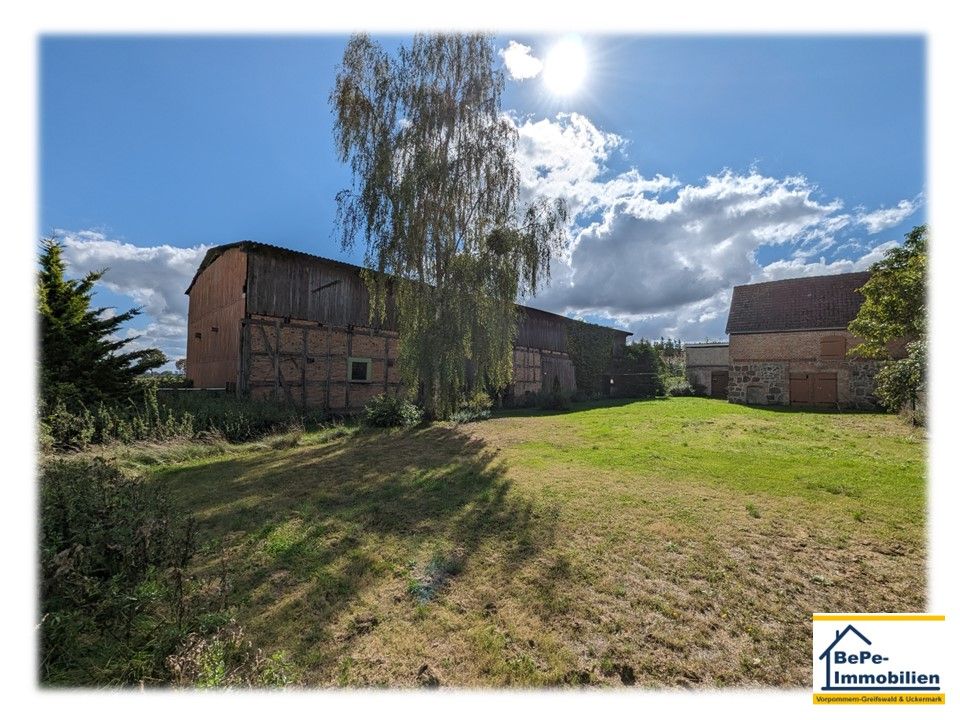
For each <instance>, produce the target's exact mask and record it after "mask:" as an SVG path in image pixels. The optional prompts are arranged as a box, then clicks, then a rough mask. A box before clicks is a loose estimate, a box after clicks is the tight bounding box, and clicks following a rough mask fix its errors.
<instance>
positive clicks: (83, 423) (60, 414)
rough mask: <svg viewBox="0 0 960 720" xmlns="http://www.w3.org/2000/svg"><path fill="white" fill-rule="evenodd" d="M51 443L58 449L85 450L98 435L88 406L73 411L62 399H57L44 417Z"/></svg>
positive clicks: (43, 422)
mask: <svg viewBox="0 0 960 720" xmlns="http://www.w3.org/2000/svg"><path fill="white" fill-rule="evenodd" d="M42 424H43V425H44V426H45V432H46V433H47V434H48V435H49V437H50V444H51V446H52V447H53V448H54V449H56V450H68V451H69V450H83V449H85V448H86V447H88V446H89V445H90V443H91V441H92V440H93V439H94V436H95V435H96V426H95V425H94V420H93V416H92V415H90V412H89V411H88V410H87V409H86V408H82V409H81V410H80V411H79V412H71V411H70V410H68V409H67V406H66V405H65V404H64V403H63V402H62V401H57V403H56V404H55V405H54V406H53V410H51V411H50V412H49V413H48V414H47V416H46V417H45V418H44V419H43V421H42Z"/></svg>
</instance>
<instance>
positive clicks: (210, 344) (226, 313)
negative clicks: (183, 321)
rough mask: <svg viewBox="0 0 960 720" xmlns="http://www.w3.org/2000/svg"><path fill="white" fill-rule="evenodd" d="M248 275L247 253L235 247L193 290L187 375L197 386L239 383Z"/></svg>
mask: <svg viewBox="0 0 960 720" xmlns="http://www.w3.org/2000/svg"><path fill="white" fill-rule="evenodd" d="M246 273H247V255H246V253H245V252H243V251H242V250H240V249H238V248H232V249H230V250H227V251H226V252H224V253H223V255H221V256H220V257H218V258H217V259H216V260H215V261H214V262H213V263H212V264H211V265H210V266H209V267H208V268H206V270H204V271H203V272H202V273H201V274H200V276H199V277H198V278H197V280H196V282H195V283H194V285H193V287H192V288H191V289H190V305H189V309H188V311H187V366H186V375H187V378H188V379H190V380H192V381H193V385H194V387H201V388H202V387H224V386H225V385H226V383H228V382H237V370H238V361H239V352H240V321H241V320H242V319H243V315H244V296H243V286H244V282H245V280H246ZM214 328H217V329H216V330H214ZM198 335H199V337H198Z"/></svg>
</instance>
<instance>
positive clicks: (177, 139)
mask: <svg viewBox="0 0 960 720" xmlns="http://www.w3.org/2000/svg"><path fill="white" fill-rule="evenodd" d="M347 39H348V38H347V37H346V36H336V35H329V36H316V37H305V36H297V37H279V36H278V37H260V38H257V37H250V36H248V37H233V38H229V37H223V36H217V37H201V36H190V37H180V38H177V37H164V38H159V37H147V36H144V37H136V36H129V37H122V36H121V37H116V36H114V37H96V36H84V37H69V36H47V37H44V38H43V39H42V40H41V43H40V76H39V79H40V88H39V93H40V123H41V126H40V158H39V159H40V208H39V218H38V222H39V227H40V229H41V232H42V233H43V234H45V235H52V236H56V237H59V238H60V239H61V240H62V241H63V243H64V246H65V256H66V258H67V261H68V263H69V266H70V272H71V273H72V274H74V275H80V274H83V273H85V272H88V271H90V270H97V269H102V268H105V267H106V268H108V270H107V272H106V274H105V275H104V277H103V280H102V282H101V283H100V285H99V286H98V291H97V295H96V298H95V302H96V303H97V304H98V306H99V305H102V306H109V307H116V308H117V309H119V310H125V309H127V308H128V307H131V306H139V307H142V308H143V314H142V315H141V316H140V317H139V318H137V319H136V320H135V321H134V322H132V323H130V326H129V327H128V329H127V334H128V335H129V336H131V337H134V336H136V338H137V339H136V340H135V341H134V342H133V343H131V346H130V347H159V348H161V349H162V350H163V351H164V352H165V353H166V354H167V355H168V357H170V358H171V360H172V359H175V358H178V357H182V356H183V355H184V352H185V349H184V348H185V344H186V311H187V296H186V295H184V290H185V289H186V287H187V286H188V285H189V282H190V279H191V277H192V276H193V273H194V272H195V270H196V267H197V266H198V264H199V262H200V260H201V259H202V257H203V254H204V252H205V251H206V250H207V249H208V248H209V247H211V246H214V245H218V244H221V243H229V242H235V241H238V240H257V241H260V242H266V243H272V244H275V245H281V246H284V247H289V248H293V249H297V250H302V251H306V252H311V253H315V254H318V255H322V256H325V257H330V258H336V259H340V260H346V261H349V262H356V263H359V262H361V261H362V258H363V248H362V246H356V247H354V248H353V249H351V250H344V249H343V248H341V246H340V243H339V236H338V235H337V233H336V228H335V225H334V215H335V201H334V197H335V195H336V193H337V191H339V190H341V189H343V188H346V187H348V186H349V185H350V182H351V177H350V173H349V170H348V169H347V168H345V167H344V166H342V165H341V164H340V163H339V162H338V160H337V158H336V155H335V151H334V146H333V124H332V120H333V116H332V113H331V109H330V105H329V94H330V90H331V88H332V86H333V82H334V76H335V71H336V66H337V64H338V62H339V60H340V58H341V56H342V53H343V49H344V46H345V44H346V42H347ZM377 39H378V40H380V41H381V42H383V43H384V45H385V46H386V47H387V48H388V49H393V48H396V47H397V46H398V45H399V44H402V43H403V42H406V41H407V40H408V38H404V37H400V36H390V37H384V38H377ZM493 42H494V45H495V47H496V48H497V49H498V56H497V57H498V64H499V65H498V66H499V67H502V69H503V71H504V73H505V75H506V78H507V81H506V86H505V91H504V96H503V111H504V113H506V114H507V116H508V117H509V118H510V121H511V122H512V123H514V125H515V126H516V129H517V132H518V136H519V144H518V155H517V163H518V167H519V169H520V172H521V178H522V181H523V196H524V197H525V198H528V199H532V198H534V197H538V196H546V197H558V196H559V197H563V198H564V199H565V200H566V202H567V204H568V208H569V209H570V211H571V212H570V226H569V228H568V229H569V235H570V246H569V248H568V249H567V251H566V252H565V253H563V255H562V256H560V257H557V258H555V259H554V261H553V262H552V272H551V275H552V279H551V283H550V285H549V286H548V287H547V288H545V289H544V290H543V291H541V292H540V293H538V294H537V296H536V297H532V298H525V299H523V302H524V303H525V304H528V305H532V306H534V307H539V308H542V309H545V310H551V311H554V312H559V313H563V314H566V315H568V316H570V317H579V318H583V319H586V320H589V321H592V322H598V323H602V324H605V325H610V326H615V327H620V328H624V329H627V330H629V331H631V332H633V333H634V338H635V339H636V338H639V337H647V338H655V337H660V336H667V337H676V338H680V339H682V340H685V341H697V340H708V339H713V340H717V339H723V338H725V335H724V326H725V323H726V317H727V312H728V309H729V301H730V295H731V291H732V288H733V286H734V285H739V284H744V283H749V282H760V281H765V280H775V279H781V278H788V277H800V276H804V275H822V274H828V273H836V272H850V271H854V270H861V269H866V268H868V267H869V265H870V264H871V263H872V262H874V261H876V260H877V259H879V258H880V257H882V255H883V253H884V251H885V250H887V249H889V248H890V247H892V246H894V245H895V244H897V243H899V242H902V240H903V236H904V234H905V233H906V232H908V231H909V230H910V228H912V227H913V226H915V225H918V224H920V223H922V222H925V220H926V216H925V207H926V206H925V197H926V187H925V176H926V168H925V166H924V154H925V146H924V143H925V138H924V127H925V124H926V118H925V116H924V112H925V104H926V101H925V88H924V77H925V66H924V63H925V57H924V56H925V47H924V41H923V39H922V38H921V37H919V36H889V35H888V36H850V37H843V36H836V35H831V36H822V37H816V36H807V37H776V36H751V37H747V36H744V37H736V36H724V37H709V36H663V35H661V36H644V35H630V36H613V35H588V36H583V37H579V36H563V35H557V34H552V35H527V34H517V35H512V34H506V35H497V36H495V37H494V39H493ZM558 48H559V49H558ZM571 48H572V50H571ZM564 50H566V52H564ZM577 78H580V82H579V83H576V82H575V80H576V79H577Z"/></svg>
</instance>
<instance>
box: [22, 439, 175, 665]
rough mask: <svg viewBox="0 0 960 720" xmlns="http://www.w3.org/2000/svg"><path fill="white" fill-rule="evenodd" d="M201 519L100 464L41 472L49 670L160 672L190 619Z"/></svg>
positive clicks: (43, 641) (68, 463) (45, 661)
mask: <svg viewBox="0 0 960 720" xmlns="http://www.w3.org/2000/svg"><path fill="white" fill-rule="evenodd" d="M192 553H193V532H192V525H190V524H188V523H187V524H185V523H182V522H180V521H178V519H177V516H176V514H175V512H174V511H173V510H172V507H171V505H170V503H169V500H168V498H167V496H166V494H165V493H164V492H163V491H162V490H161V489H160V488H159V487H157V486H155V485H147V484H145V483H142V482H140V481H139V480H136V479H133V478H129V477H127V476H125V475H124V474H123V473H122V472H121V471H120V470H119V469H118V468H117V467H116V466H114V465H111V464H109V463H107V462H106V461H104V460H102V459H100V458H97V459H94V460H80V459H69V460H64V459H60V460H55V461H52V462H48V463H46V464H45V465H44V466H43V467H42V468H41V473H40V580H41V592H40V595H41V610H42V621H41V624H40V647H41V660H40V675H41V679H42V680H43V681H44V682H50V683H54V684H82V683H91V682H93V683H97V684H112V683H131V682H136V681H138V680H140V679H143V678H151V677H152V678H156V677H158V673H162V671H163V660H164V658H165V657H166V656H167V655H168V654H169V653H170V652H172V650H173V649H174V647H175V644H176V642H177V640H178V637H179V632H180V629H181V628H182V627H183V625H184V622H185V621H186V612H185V610H186V601H185V590H186V584H185V583H186V581H185V578H184V575H183V571H184V568H185V566H186V563H187V562H188V561H189V559H190V557H191V555H192Z"/></svg>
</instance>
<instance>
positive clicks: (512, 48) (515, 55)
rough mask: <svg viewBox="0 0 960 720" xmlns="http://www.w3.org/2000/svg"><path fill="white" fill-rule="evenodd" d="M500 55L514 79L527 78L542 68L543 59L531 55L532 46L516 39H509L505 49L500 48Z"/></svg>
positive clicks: (532, 76) (537, 73)
mask: <svg viewBox="0 0 960 720" xmlns="http://www.w3.org/2000/svg"><path fill="white" fill-rule="evenodd" d="M500 56H501V57H502V58H503V62H504V64H505V65H506V66H507V72H509V73H510V77H511V78H512V79H514V80H529V79H530V78H534V77H536V76H537V75H539V74H540V71H541V70H543V61H542V60H540V59H539V58H537V57H535V56H534V55H533V48H531V47H529V46H527V45H522V44H520V43H518V42H517V41H516V40H511V41H510V44H509V45H508V46H507V48H506V49H505V50H500Z"/></svg>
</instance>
